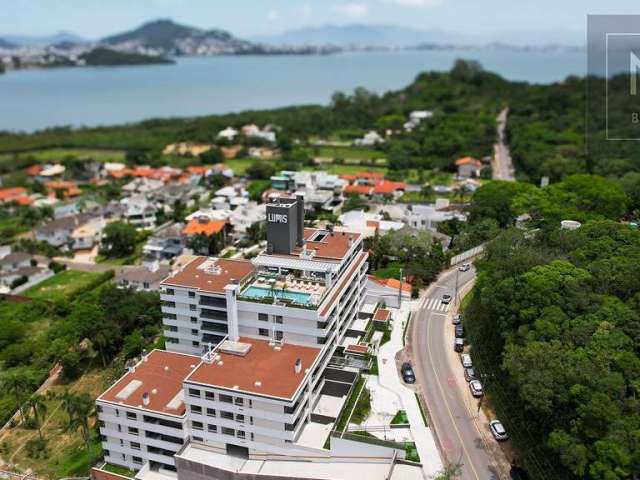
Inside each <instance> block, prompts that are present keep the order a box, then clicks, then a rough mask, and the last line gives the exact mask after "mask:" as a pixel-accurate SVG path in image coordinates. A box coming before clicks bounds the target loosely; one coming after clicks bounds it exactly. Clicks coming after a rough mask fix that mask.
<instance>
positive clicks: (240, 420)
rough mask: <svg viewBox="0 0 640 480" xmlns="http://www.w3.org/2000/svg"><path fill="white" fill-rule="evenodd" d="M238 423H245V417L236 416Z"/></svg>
mask: <svg viewBox="0 0 640 480" xmlns="http://www.w3.org/2000/svg"><path fill="white" fill-rule="evenodd" d="M236 422H240V423H244V415H240V414H238V415H236Z"/></svg>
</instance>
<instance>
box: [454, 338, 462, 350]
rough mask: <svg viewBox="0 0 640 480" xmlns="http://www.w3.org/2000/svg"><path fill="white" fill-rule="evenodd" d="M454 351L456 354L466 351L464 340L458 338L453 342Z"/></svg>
mask: <svg viewBox="0 0 640 480" xmlns="http://www.w3.org/2000/svg"><path fill="white" fill-rule="evenodd" d="M453 349H454V350H455V351H456V352H459V353H460V352H463V351H464V338H456V339H455V340H454V341H453Z"/></svg>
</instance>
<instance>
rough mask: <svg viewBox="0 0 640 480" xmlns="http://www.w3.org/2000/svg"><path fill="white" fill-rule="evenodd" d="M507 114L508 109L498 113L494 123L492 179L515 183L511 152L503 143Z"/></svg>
mask: <svg viewBox="0 0 640 480" xmlns="http://www.w3.org/2000/svg"><path fill="white" fill-rule="evenodd" d="M508 114H509V109H508V108H505V109H504V110H502V111H501V112H500V115H498V118H496V122H497V124H498V127H497V130H498V139H497V142H496V144H495V145H494V156H493V167H492V170H493V179H494V180H509V181H512V182H513V181H515V175H514V168H513V161H512V160H511V152H510V151H509V147H507V144H506V142H505V140H506V138H505V133H504V131H505V128H506V126H507V115H508Z"/></svg>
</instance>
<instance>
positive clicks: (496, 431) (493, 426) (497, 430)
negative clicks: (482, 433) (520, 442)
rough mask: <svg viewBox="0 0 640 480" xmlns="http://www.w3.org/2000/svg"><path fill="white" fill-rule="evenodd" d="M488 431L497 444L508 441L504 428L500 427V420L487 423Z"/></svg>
mask: <svg viewBox="0 0 640 480" xmlns="http://www.w3.org/2000/svg"><path fill="white" fill-rule="evenodd" d="M489 429H490V430H491V433H492V434H493V438H495V439H496V440H498V441H499V442H501V441H503V440H508V439H509V435H507V431H506V430H505V429H504V426H503V425H502V422H501V421H500V420H492V421H491V422H489Z"/></svg>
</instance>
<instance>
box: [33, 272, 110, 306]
mask: <svg viewBox="0 0 640 480" xmlns="http://www.w3.org/2000/svg"><path fill="white" fill-rule="evenodd" d="M99 276H100V274H99V273H87V272H78V271H77V270H65V271H63V272H60V273H56V274H55V275H54V276H53V277H50V278H48V279H46V280H45V281H44V282H41V283H39V284H38V285H35V286H33V287H31V288H30V289H28V290H27V291H25V292H24V293H23V295H24V296H26V297H31V298H36V299H39V300H51V301H55V300H61V299H65V298H70V297H73V295H74V292H75V291H76V290H77V289H79V288H83V287H84V286H85V285H87V284H88V283H90V282H92V281H93V280H95V279H96V278H98V277H99Z"/></svg>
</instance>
